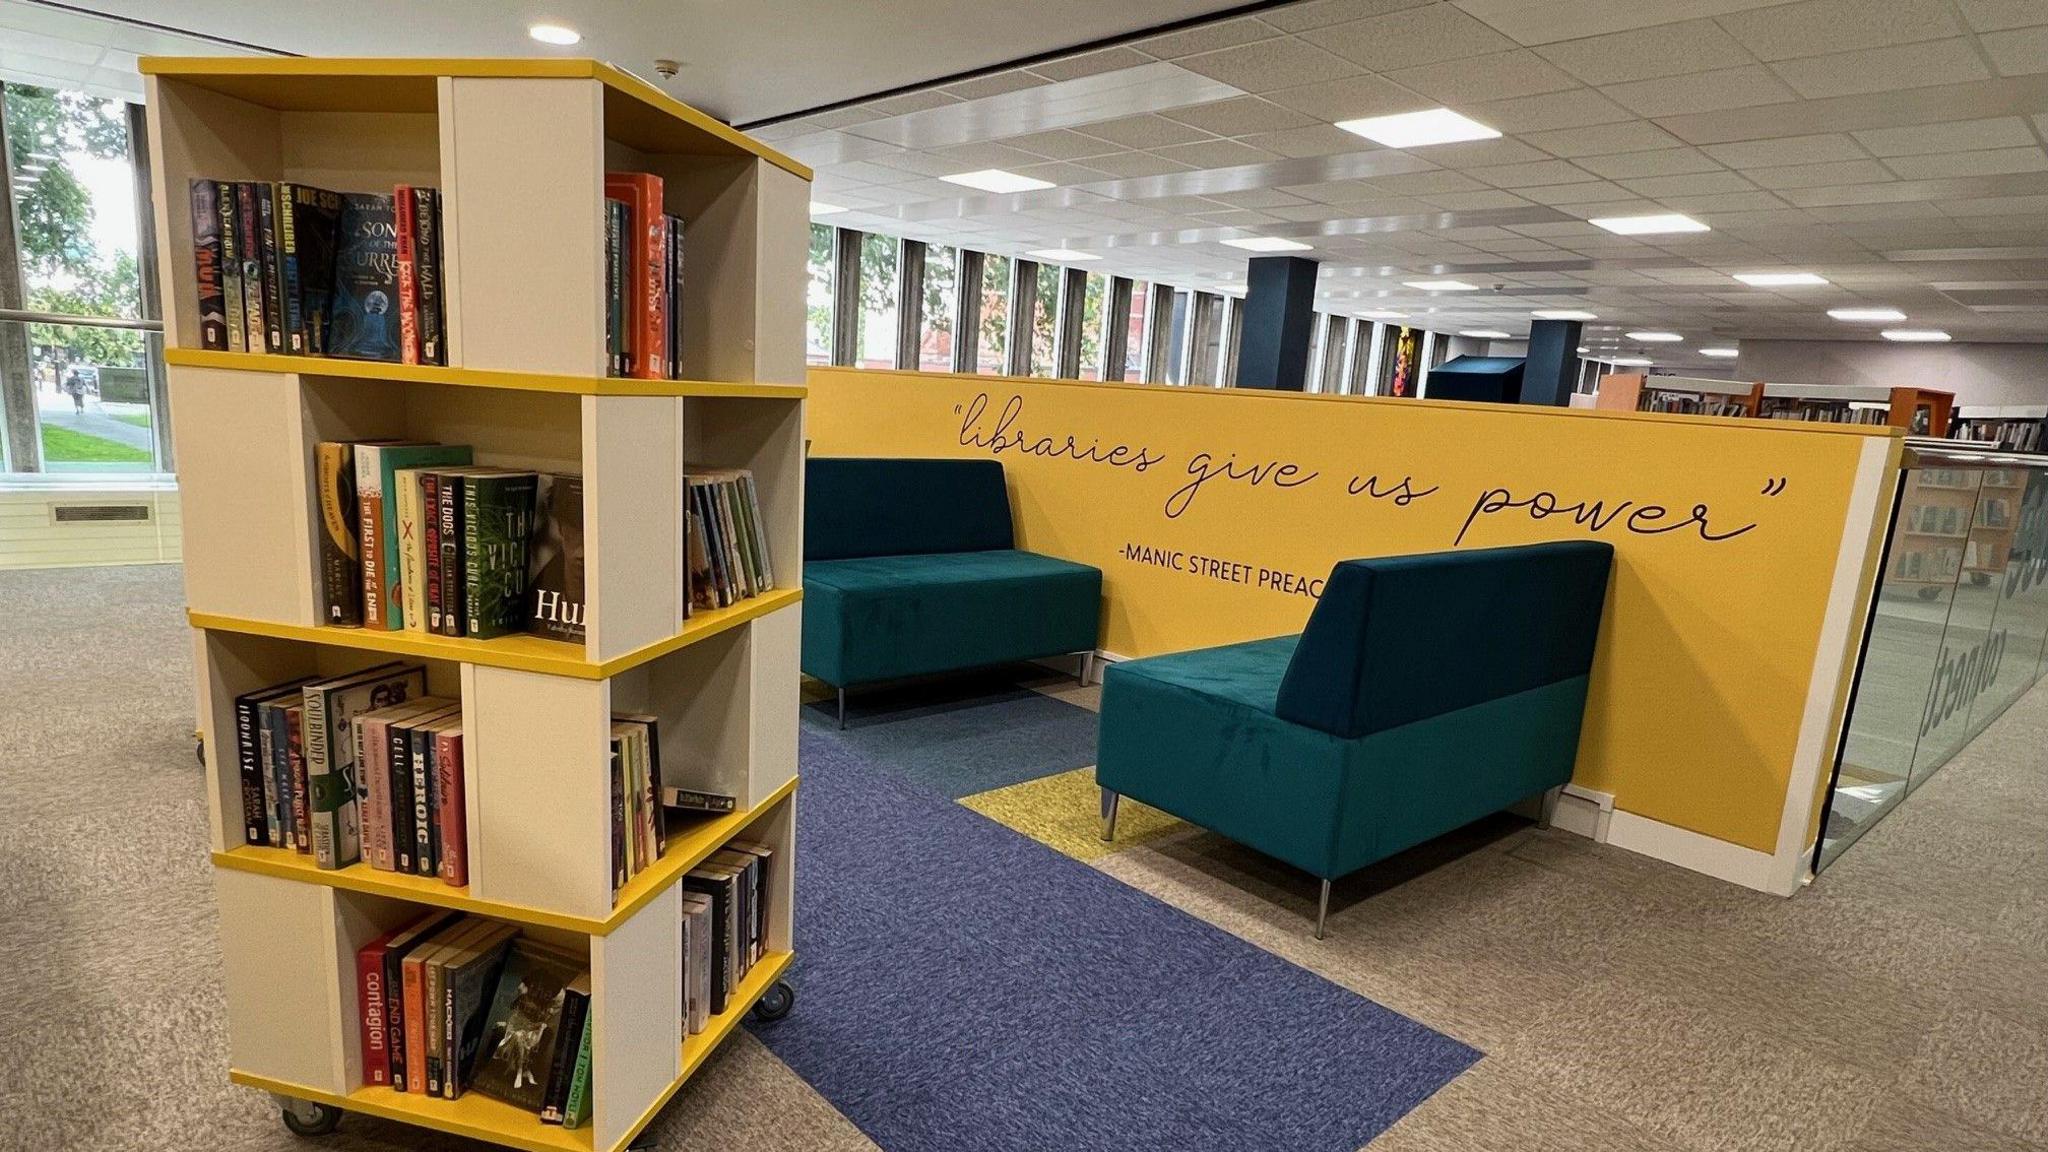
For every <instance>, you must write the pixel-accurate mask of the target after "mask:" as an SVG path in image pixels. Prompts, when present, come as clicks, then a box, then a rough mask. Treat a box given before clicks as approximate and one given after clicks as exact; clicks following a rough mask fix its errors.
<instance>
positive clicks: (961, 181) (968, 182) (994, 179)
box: [939, 168, 1052, 192]
mask: <svg viewBox="0 0 2048 1152" xmlns="http://www.w3.org/2000/svg"><path fill="white" fill-rule="evenodd" d="M939 179H941V180H944V181H945V182H946V183H948V184H958V185H960V186H961V187H963V188H978V189H980V190H981V191H983V192H1036V191H1038V190H1039V189H1041V188H1050V187H1052V182H1051V181H1050V180H1038V179H1034V178H1033V177H1030V176H1019V175H1018V174H1016V173H1015V172H1005V171H1003V170H1002V169H1001V168H983V169H980V170H979V171H975V172H955V173H953V174H952V175H951V176H941V177H939Z"/></svg>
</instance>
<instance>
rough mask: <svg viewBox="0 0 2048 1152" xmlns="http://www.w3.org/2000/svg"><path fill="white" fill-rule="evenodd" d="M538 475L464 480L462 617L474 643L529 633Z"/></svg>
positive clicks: (491, 475) (510, 474)
mask: <svg viewBox="0 0 2048 1152" xmlns="http://www.w3.org/2000/svg"><path fill="white" fill-rule="evenodd" d="M538 487H539V477H538V476H536V475H535V474H534V473H532V472H502V473H479V474H474V475H470V476H465V477H464V478H463V484H462V501H463V508H462V521H463V523H462V531H463V601H462V602H463V615H464V617H465V618H466V623H467V624H468V634H469V636H470V638H471V639H475V640H488V639H491V638H492V637H496V636H504V635H507V634H509V633H513V632H522V631H525V629H526V555H527V548H528V546H529V542H530V539H531V537H532V535H533V502H534V496H535V493H536V491H537V490H538Z"/></svg>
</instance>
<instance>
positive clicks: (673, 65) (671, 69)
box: [654, 60, 683, 80]
mask: <svg viewBox="0 0 2048 1152" xmlns="http://www.w3.org/2000/svg"><path fill="white" fill-rule="evenodd" d="M654 70H655V71H656V72H657V73H659V74H660V75H661V78H662V79H664V80H673V79H675V76H676V73H678V72H681V71H682V70H683V65H682V62H681V61H678V60H656V61H655V62H654Z"/></svg>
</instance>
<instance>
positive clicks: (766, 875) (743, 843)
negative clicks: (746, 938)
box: [726, 840, 775, 963]
mask: <svg viewBox="0 0 2048 1152" xmlns="http://www.w3.org/2000/svg"><path fill="white" fill-rule="evenodd" d="M726 846H727V847H728V848H730V849H732V850H733V851H734V852H740V853H744V854H746V855H749V856H752V857H754V859H755V869H754V874H753V876H752V878H751V879H752V883H753V886H754V901H753V911H754V927H753V937H752V939H753V945H754V953H753V956H754V961H755V962H756V963H759V962H760V960H761V958H762V957H763V956H766V955H767V954H768V894H769V892H771V891H772V890H773V884H772V880H771V875H770V869H771V867H772V866H773V864H774V861H775V850H774V849H773V848H771V847H769V846H768V845H766V844H763V843H761V842H760V841H757V840H732V841H728V842H727V845H726Z"/></svg>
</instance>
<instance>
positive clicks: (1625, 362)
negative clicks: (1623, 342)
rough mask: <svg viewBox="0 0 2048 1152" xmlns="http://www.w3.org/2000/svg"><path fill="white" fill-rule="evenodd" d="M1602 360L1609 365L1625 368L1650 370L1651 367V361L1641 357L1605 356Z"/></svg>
mask: <svg viewBox="0 0 2048 1152" xmlns="http://www.w3.org/2000/svg"><path fill="white" fill-rule="evenodd" d="M1601 359H1602V360H1604V361H1605V362H1607V363H1609V364H1618V365H1620V366H1622V367H1624V368H1648V367H1649V366H1650V361H1648V360H1645V359H1643V358H1642V357H1641V356H1603V357H1601Z"/></svg>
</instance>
